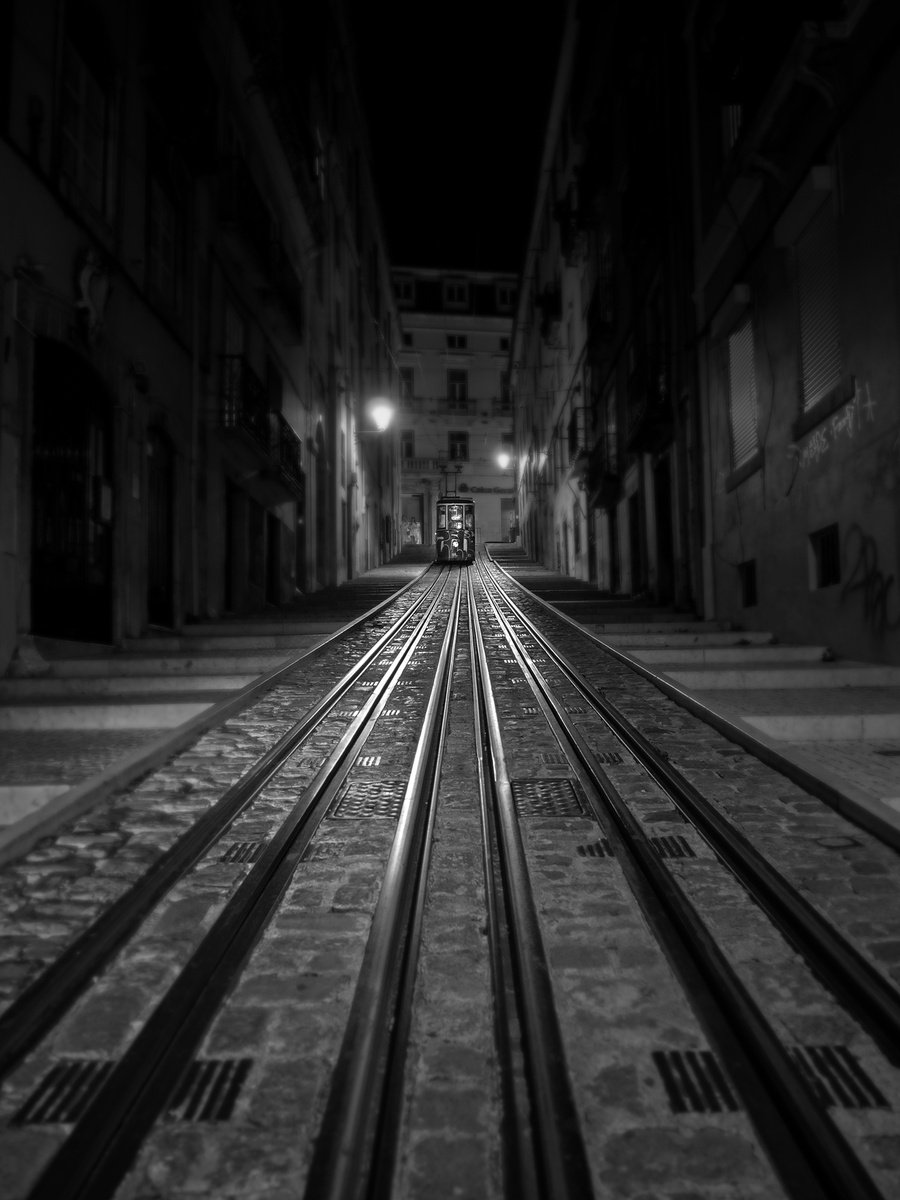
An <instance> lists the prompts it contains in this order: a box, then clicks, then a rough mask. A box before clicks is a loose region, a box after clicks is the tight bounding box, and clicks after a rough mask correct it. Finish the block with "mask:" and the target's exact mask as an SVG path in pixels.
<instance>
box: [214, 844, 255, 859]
mask: <svg viewBox="0 0 900 1200" xmlns="http://www.w3.org/2000/svg"><path fill="white" fill-rule="evenodd" d="M265 844H266V843H265V842H232V843H231V845H230V846H229V847H228V849H227V850H226V851H225V853H224V854H223V855H222V857H221V859H220V860H219V861H220V862H232V863H245V862H256V860H257V859H258V858H259V856H260V855H261V854H262V852H263V847H264V846H265Z"/></svg>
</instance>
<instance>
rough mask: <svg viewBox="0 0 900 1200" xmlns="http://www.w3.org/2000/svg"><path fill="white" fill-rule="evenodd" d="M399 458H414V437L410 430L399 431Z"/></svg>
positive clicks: (412, 431)
mask: <svg viewBox="0 0 900 1200" xmlns="http://www.w3.org/2000/svg"><path fill="white" fill-rule="evenodd" d="M400 457H401V458H415V457H416V435H415V431H414V430H412V429H401V430H400Z"/></svg>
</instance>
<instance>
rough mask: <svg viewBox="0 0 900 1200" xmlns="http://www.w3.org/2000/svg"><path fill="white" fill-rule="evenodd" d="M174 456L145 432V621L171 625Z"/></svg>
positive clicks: (165, 441)
mask: <svg viewBox="0 0 900 1200" xmlns="http://www.w3.org/2000/svg"><path fill="white" fill-rule="evenodd" d="M174 485H175V454H174V451H173V449H172V443H171V441H170V440H169V438H168V437H167V436H166V435H165V434H164V433H163V432H162V431H161V430H158V429H151V430H149V431H148V433H147V620H148V621H149V623H150V624H151V625H163V626H165V627H166V628H171V627H172V625H173V624H174V619H175V613H174V607H175V606H174V596H173V583H174V544H173V543H174V529H175V520H174V517H175V510H174Z"/></svg>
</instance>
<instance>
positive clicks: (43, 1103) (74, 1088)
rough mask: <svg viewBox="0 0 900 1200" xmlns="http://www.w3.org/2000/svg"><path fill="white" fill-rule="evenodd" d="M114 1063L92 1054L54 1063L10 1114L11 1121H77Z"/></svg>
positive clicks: (55, 1123)
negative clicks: (86, 1057)
mask: <svg viewBox="0 0 900 1200" xmlns="http://www.w3.org/2000/svg"><path fill="white" fill-rule="evenodd" d="M114 1066H115V1063H112V1062H102V1061H99V1060H98V1059H95V1058H90V1059H84V1058H80V1059H66V1060H65V1061H64V1062H58V1063H54V1065H53V1066H52V1067H51V1068H50V1070H49V1071H48V1072H47V1074H46V1075H45V1076H44V1078H43V1079H42V1080H41V1082H40V1083H39V1084H38V1085H37V1087H36V1088H35V1089H34V1091H33V1092H32V1093H31V1095H30V1096H29V1097H28V1099H27V1100H26V1101H25V1103H24V1104H23V1105H22V1107H21V1108H20V1109H19V1111H18V1112H17V1113H16V1115H15V1116H14V1117H13V1119H12V1123H13V1125H68V1124H71V1123H72V1122H73V1121H77V1120H78V1118H79V1117H80V1116H81V1114H82V1113H83V1112H84V1110H85V1109H86V1108H87V1106H88V1104H89V1103H90V1102H91V1100H93V1098H94V1096H95V1095H96V1094H97V1092H98V1091H99V1090H100V1088H101V1087H102V1085H103V1082H104V1080H105V1079H106V1078H107V1076H108V1075H109V1073H110V1072H111V1071H112V1069H113V1067H114Z"/></svg>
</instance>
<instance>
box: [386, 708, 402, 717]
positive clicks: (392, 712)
mask: <svg viewBox="0 0 900 1200" xmlns="http://www.w3.org/2000/svg"><path fill="white" fill-rule="evenodd" d="M401 711H402V710H401V709H399V708H385V709H383V710H382V713H381V715H382V716H383V717H399V716H400V713H401Z"/></svg>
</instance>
